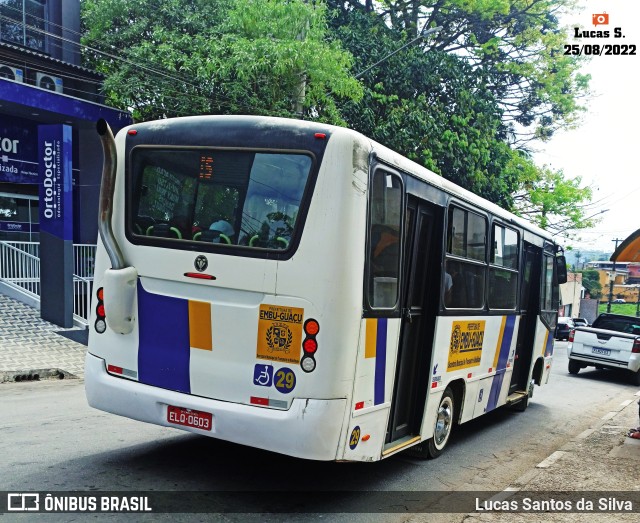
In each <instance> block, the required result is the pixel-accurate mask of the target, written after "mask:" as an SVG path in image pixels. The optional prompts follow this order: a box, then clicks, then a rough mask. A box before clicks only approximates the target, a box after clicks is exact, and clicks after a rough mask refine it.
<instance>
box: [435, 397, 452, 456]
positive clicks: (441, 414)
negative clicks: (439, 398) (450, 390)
mask: <svg viewBox="0 0 640 523" xmlns="http://www.w3.org/2000/svg"><path fill="white" fill-rule="evenodd" d="M451 410H452V409H451V402H450V401H449V398H445V401H443V402H442V403H441V404H440V407H439V408H438V418H437V419H436V430H435V434H434V440H435V443H436V445H438V446H440V445H442V444H443V443H444V442H445V441H446V440H447V437H448V436H449V431H450V430H451Z"/></svg>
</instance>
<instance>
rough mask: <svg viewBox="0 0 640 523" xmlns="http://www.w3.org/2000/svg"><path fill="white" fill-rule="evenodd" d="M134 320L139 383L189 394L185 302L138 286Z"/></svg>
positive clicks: (186, 304) (187, 331) (187, 328)
mask: <svg viewBox="0 0 640 523" xmlns="http://www.w3.org/2000/svg"><path fill="white" fill-rule="evenodd" d="M138 319H139V332H140V341H139V345H138V376H139V381H140V382H141V383H146V384H147V385H153V386H154V387H161V388H163V389H169V390H177V391H179V392H186V393H190V392H191V382H190V378H189V358H190V355H191V349H190V348H189V302H188V301H187V300H183V299H180V298H171V297H169V296H162V295H160V294H153V293H150V292H147V291H146V290H144V288H143V287H142V284H141V283H140V282H138Z"/></svg>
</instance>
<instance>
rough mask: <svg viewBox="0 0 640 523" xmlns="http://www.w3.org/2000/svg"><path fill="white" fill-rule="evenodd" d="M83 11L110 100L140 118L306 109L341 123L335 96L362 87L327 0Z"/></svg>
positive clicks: (123, 3)
mask: <svg viewBox="0 0 640 523" xmlns="http://www.w3.org/2000/svg"><path fill="white" fill-rule="evenodd" d="M82 19H83V23H84V26H85V36H84V38H83V43H84V44H85V45H89V46H91V47H92V48H94V49H97V50H99V51H101V52H88V53H87V55H86V57H85V58H86V60H87V63H88V65H91V66H93V67H95V68H96V69H98V70H99V71H100V72H102V73H104V74H105V75H106V81H105V86H104V87H105V92H106V95H107V102H108V103H110V104H111V105H114V106H116V107H119V108H122V109H130V110H132V111H133V113H134V117H135V118H136V119H137V120H147V119H152V118H162V117H169V116H179V115H190V114H203V113H222V114H225V113H236V114H237V113H245V114H272V115H282V116H293V115H294V114H296V113H302V112H305V113H306V114H307V115H309V114H312V115H313V117H315V118H317V119H322V120H327V121H330V122H335V123H340V122H341V121H342V120H341V118H340V116H339V114H338V112H337V111H336V109H335V102H334V99H335V98H340V97H348V98H354V99H357V98H358V97H359V96H361V87H360V85H359V83H358V82H357V81H356V80H355V79H354V78H353V77H352V76H351V75H350V73H349V69H350V66H351V57H350V55H349V54H348V53H346V52H344V51H343V50H342V49H341V48H340V45H339V43H338V42H335V41H329V40H328V39H327V38H326V7H325V6H324V4H322V2H315V3H306V2H304V1H303V0H295V1H286V0H260V1H258V0H218V1H216V2H211V1H208V0H195V1H187V0H141V1H139V2H130V1H128V0H85V1H84V2H83V4H82ZM104 52H107V53H109V54H110V55H111V56H108V55H105V54H104ZM116 56H117V57H118V58H120V59H116ZM122 59H123V60H124V61H122Z"/></svg>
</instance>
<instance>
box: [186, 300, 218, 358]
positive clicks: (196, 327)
mask: <svg viewBox="0 0 640 523" xmlns="http://www.w3.org/2000/svg"><path fill="white" fill-rule="evenodd" d="M189 345H190V346H191V347H193V348H194V349H202V350H213V341H212V338H211V304H210V303H207V302H203V301H191V300H189Z"/></svg>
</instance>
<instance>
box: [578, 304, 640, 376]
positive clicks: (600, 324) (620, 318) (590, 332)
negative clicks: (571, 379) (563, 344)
mask: <svg viewBox="0 0 640 523" xmlns="http://www.w3.org/2000/svg"><path fill="white" fill-rule="evenodd" d="M567 355H568V356H569V374H578V372H580V369H583V368H585V367H595V368H597V369H598V368H604V369H627V370H628V371H629V377H630V378H631V381H632V383H633V384H634V385H640V318H636V317H635V316H624V315H622V314H608V313H603V314H601V315H600V316H598V317H597V318H596V319H595V320H594V322H593V326H591V327H578V328H577V329H575V330H574V331H573V335H572V336H571V339H570V340H569V345H568V347H567Z"/></svg>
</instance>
